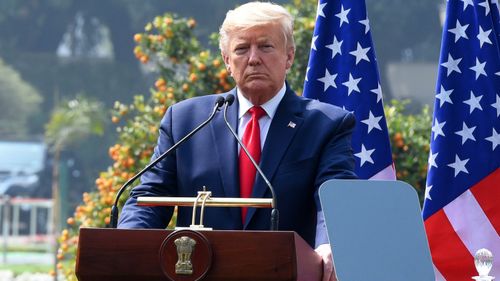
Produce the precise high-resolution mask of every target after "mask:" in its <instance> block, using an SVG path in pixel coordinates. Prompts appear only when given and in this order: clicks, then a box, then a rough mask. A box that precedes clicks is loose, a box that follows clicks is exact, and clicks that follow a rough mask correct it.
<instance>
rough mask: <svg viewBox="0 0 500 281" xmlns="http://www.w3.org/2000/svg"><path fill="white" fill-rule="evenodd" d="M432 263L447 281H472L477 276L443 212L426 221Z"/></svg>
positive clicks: (470, 257)
mask: <svg viewBox="0 0 500 281" xmlns="http://www.w3.org/2000/svg"><path fill="white" fill-rule="evenodd" d="M425 228H426V229H427V238H428V240H429V247H430V249H431V253H432V261H433V262H434V265H435V266H436V267H437V268H438V270H439V271H440V272H441V274H442V275H443V276H444V278H446V280H453V281H462V280H463V281H470V280H472V279H471V277H472V276H475V275H477V272H476V269H475V267H474V258H473V257H472V255H471V254H470V253H469V251H468V250H467V248H466V247H465V245H464V244H463V243H462V240H460V237H458V235H457V234H456V233H455V231H454V230H453V227H452V225H451V223H450V221H449V220H448V218H447V217H446V214H445V213H444V211H443V210H440V211H439V212H436V213H434V214H433V215H432V216H430V217H429V218H427V220H425Z"/></svg>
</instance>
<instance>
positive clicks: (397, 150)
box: [385, 100, 432, 202]
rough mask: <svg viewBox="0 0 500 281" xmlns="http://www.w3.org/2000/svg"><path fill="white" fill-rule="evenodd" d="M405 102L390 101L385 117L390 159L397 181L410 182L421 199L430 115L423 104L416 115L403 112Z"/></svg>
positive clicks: (427, 149)
mask: <svg viewBox="0 0 500 281" xmlns="http://www.w3.org/2000/svg"><path fill="white" fill-rule="evenodd" d="M408 103H409V101H397V100H392V101H391V103H390V105H386V106H385V116H386V119H387V127H388V129H389V135H390V139H391V145H392V158H393V160H394V163H395V164H396V173H397V174H396V175H397V178H398V179H399V180H402V181H405V182H407V183H409V184H410V185H412V186H413V187H414V188H415V189H416V190H417V193H418V195H419V198H420V201H421V202H422V201H423V196H424V192H425V180H426V175H427V159H428V155H429V143H430V136H431V124H432V119H431V118H432V117H431V113H430V112H429V107H428V106H425V107H424V108H423V109H422V111H421V112H420V113H419V114H416V115H408V114H405V106H406V105H407V104H408Z"/></svg>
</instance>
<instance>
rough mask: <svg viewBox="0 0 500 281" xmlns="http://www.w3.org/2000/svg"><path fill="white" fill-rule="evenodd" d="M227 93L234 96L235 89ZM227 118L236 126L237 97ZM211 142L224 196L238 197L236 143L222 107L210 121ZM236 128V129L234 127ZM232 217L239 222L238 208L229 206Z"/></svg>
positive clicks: (239, 212) (229, 109)
mask: <svg viewBox="0 0 500 281" xmlns="http://www.w3.org/2000/svg"><path fill="white" fill-rule="evenodd" d="M229 94H233V95H235V96H236V90H234V89H233V90H232V91H230V92H229ZM227 120H228V121H229V124H231V126H232V127H233V128H234V129H235V128H238V99H236V101H235V102H234V104H233V105H232V106H230V107H229V108H228V111H227ZM210 127H211V128H212V137H213V143H214V144H215V151H216V154H217V157H218V161H219V167H220V170H219V173H220V177H221V180H222V187H223V190H224V197H240V190H239V183H238V182H239V176H238V175H239V173H238V143H237V142H236V140H235V139H234V137H233V136H232V135H231V132H230V131H229V129H228V128H227V127H226V124H225V123H224V115H223V109H222V110H221V111H220V112H219V113H217V115H216V117H215V118H214V120H213V121H212V122H211V126H210ZM235 130H236V129H235ZM229 209H230V210H229V211H230V212H231V215H232V217H233V218H234V219H237V220H238V221H240V222H241V210H240V208H229Z"/></svg>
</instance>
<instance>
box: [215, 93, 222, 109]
mask: <svg viewBox="0 0 500 281" xmlns="http://www.w3.org/2000/svg"><path fill="white" fill-rule="evenodd" d="M215 104H216V105H217V107H221V106H222V105H223V104H224V97H223V96H219V97H218V98H217V100H215Z"/></svg>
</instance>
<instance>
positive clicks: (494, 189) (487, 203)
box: [470, 168, 500, 235]
mask: <svg viewBox="0 0 500 281" xmlns="http://www.w3.org/2000/svg"><path fill="white" fill-rule="evenodd" d="M470 191H471V192H472V194H474V197H475V198H476V200H477V202H478V203H479V205H481V208H482V209H483V212H484V213H485V214H486V216H487V217H488V219H489V220H490V222H491V224H492V225H493V228H495V230H496V232H497V234H499V235H500V204H498V199H499V198H500V168H498V169H496V170H495V171H494V172H493V173H491V174H490V175H489V176H487V177H486V178H484V179H483V180H481V181H480V182H479V183H478V184H476V185H475V186H474V187H472V188H471V189H470Z"/></svg>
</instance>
